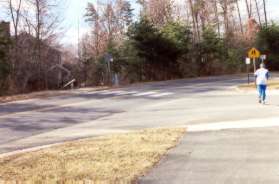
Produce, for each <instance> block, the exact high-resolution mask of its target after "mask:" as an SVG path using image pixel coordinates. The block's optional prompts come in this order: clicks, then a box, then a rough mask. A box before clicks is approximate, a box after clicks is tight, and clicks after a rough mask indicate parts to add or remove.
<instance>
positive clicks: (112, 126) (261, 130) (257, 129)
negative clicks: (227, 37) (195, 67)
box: [0, 76, 279, 184]
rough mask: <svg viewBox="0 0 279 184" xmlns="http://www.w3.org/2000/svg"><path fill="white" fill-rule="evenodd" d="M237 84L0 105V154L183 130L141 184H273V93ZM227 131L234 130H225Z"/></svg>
mask: <svg viewBox="0 0 279 184" xmlns="http://www.w3.org/2000/svg"><path fill="white" fill-rule="evenodd" d="M245 82H246V78H245V77H244V76H222V77H210V78H200V79H188V80H174V81H166V82H157V83H145V84H138V85H132V86H130V87H125V88H120V89H113V90H104V91H90V90H88V91H84V90H75V91H73V92H72V94H71V95H67V96H57V97H51V98H46V99H31V100H25V101H18V102H12V103H6V104H1V105H0V153H8V152H11V151H15V150H20V149H24V148H30V147H35V146H41V145H47V144H53V143H59V142H63V141H68V140H75V139H79V138H84V137H91V136H97V135H103V134H108V133H118V132H126V131H130V130H137V129H143V128H153V127H177V126H183V127H185V126H187V127H188V132H187V134H186V136H185V137H184V138H183V140H182V142H181V144H180V145H179V146H178V147H177V148H175V149H173V150H172V151H171V152H170V153H169V154H168V156H167V157H166V158H164V159H163V160H162V161H161V162H160V164H159V165H158V166H157V167H156V168H154V169H153V170H152V171H151V172H150V173H148V174H147V175H146V176H145V177H143V178H141V179H140V183H156V184H157V183H160V184H161V183H179V184H180V183H187V184H192V183H193V184H204V183H207V184H211V183H214V184H215V183H245V184H246V183H253V184H255V183H278V181H279V167H278V164H277V162H278V160H279V154H278V153H279V144H278V143H279V142H278V140H279V128H278V126H279V118H277V116H278V114H279V92H277V91H272V92H270V94H269V98H268V104H267V105H260V104H258V103H257V95H256V92H255V91H239V90H237V89H236V88H235V86H236V85H239V84H241V83H245ZM232 128H234V129H232Z"/></svg>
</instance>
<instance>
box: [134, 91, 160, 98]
mask: <svg viewBox="0 0 279 184" xmlns="http://www.w3.org/2000/svg"><path fill="white" fill-rule="evenodd" d="M157 93H158V92H156V91H149V92H142V93H137V94H133V95H132V96H136V97H139V96H148V95H154V94H157Z"/></svg>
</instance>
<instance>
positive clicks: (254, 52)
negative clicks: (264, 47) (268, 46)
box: [248, 48, 261, 72]
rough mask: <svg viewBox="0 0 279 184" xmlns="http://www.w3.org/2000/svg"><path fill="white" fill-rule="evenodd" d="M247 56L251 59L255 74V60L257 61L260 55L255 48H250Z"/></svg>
mask: <svg viewBox="0 0 279 184" xmlns="http://www.w3.org/2000/svg"><path fill="white" fill-rule="evenodd" d="M248 56H249V58H251V59H253V65H254V72H256V69H257V67H256V59H258V58H259V57H260V56H261V53H260V51H259V50H258V49H256V48H252V49H251V50H250V51H249V52H248Z"/></svg>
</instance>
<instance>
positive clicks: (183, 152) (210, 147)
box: [139, 127, 279, 184]
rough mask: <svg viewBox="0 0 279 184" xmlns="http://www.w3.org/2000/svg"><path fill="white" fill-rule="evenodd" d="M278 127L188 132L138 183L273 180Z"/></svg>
mask: <svg viewBox="0 0 279 184" xmlns="http://www.w3.org/2000/svg"><path fill="white" fill-rule="evenodd" d="M278 153H279V128H278V127H269V128H263V127H262V128H249V129H246V128H244V129H226V130H220V131H212V130H210V131H204V130H199V131H192V132H188V133H187V135H186V136H185V137H184V138H183V140H182V141H181V143H180V145H179V146H178V147H177V148H175V149H173V150H171V151H170V152H169V154H168V155H167V156H166V157H165V158H164V159H163V160H162V161H161V162H160V164H159V165H158V166H157V167H156V168H154V169H153V170H152V171H151V172H150V173H149V174H147V175H146V176H145V177H142V178H141V179H140V180H139V183H141V184H183V183H185V184H277V183H278V182H279V165H278V161H279V154H278Z"/></svg>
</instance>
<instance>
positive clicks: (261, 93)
mask: <svg viewBox="0 0 279 184" xmlns="http://www.w3.org/2000/svg"><path fill="white" fill-rule="evenodd" d="M266 88H267V86H266V85H258V91H259V98H260V100H262V101H265V99H266Z"/></svg>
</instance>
